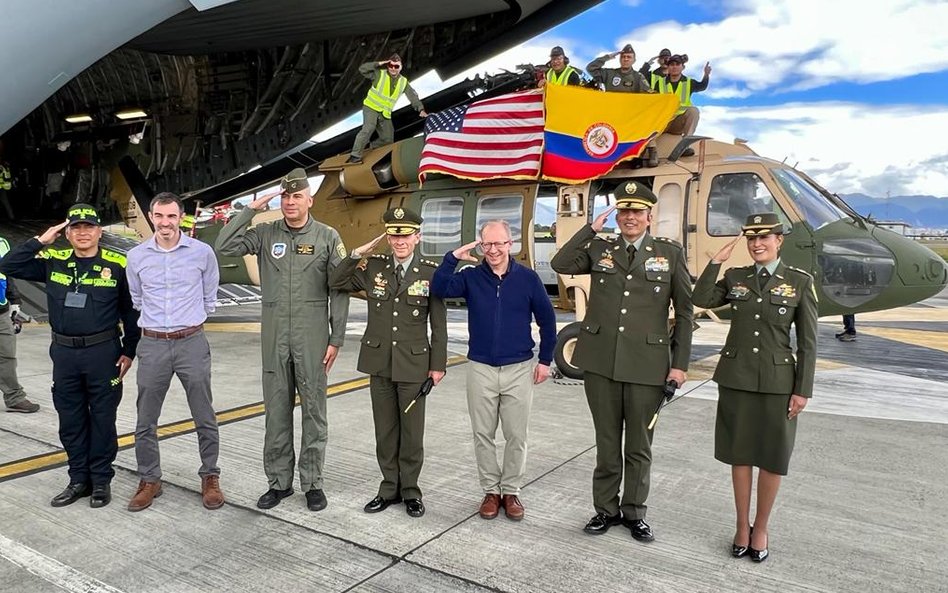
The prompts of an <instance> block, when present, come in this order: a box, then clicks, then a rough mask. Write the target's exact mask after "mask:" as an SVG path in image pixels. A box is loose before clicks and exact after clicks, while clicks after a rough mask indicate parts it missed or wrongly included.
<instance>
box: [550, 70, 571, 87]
mask: <svg viewBox="0 0 948 593" xmlns="http://www.w3.org/2000/svg"><path fill="white" fill-rule="evenodd" d="M573 72H576V68H573V67H572V66H567V67H566V68H563V71H562V72H560V73H559V74H557V73H556V70H554V69H553V68H550V69H549V70H547V71H546V81H547V82H548V83H550V84H559V85H563V86H566V85H567V84H569V77H570V75H571V74H572V73H573Z"/></svg>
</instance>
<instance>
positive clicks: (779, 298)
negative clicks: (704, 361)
mask: <svg viewBox="0 0 948 593" xmlns="http://www.w3.org/2000/svg"><path fill="white" fill-rule="evenodd" d="M720 269H721V264H716V263H710V264H708V267H706V268H705V269H704V272H702V274H701V277H700V278H698V282H697V284H695V289H694V296H693V301H694V304H695V305H697V306H699V307H704V308H706V309H714V308H717V307H721V306H723V305H729V306H730V309H731V311H730V313H731V329H730V331H728V334H727V342H726V343H725V345H724V348H722V349H721V359H720V361H719V362H718V367H717V370H715V372H714V380H715V381H716V382H717V383H718V385H721V386H723V387H728V388H731V389H739V390H742V391H750V392H757V393H778V394H786V395H790V394H796V395H801V396H803V397H810V396H811V395H813V375H814V372H815V370H816V334H817V325H816V324H817V299H816V291H815V288H814V285H813V277H812V276H810V275H809V274H808V273H806V272H804V271H803V270H798V269H796V268H791V267H788V266H785V265H783V263H779V264H778V265H777V268H776V269H775V270H774V273H773V275H772V276H770V279H769V280H768V281H767V284H766V285H765V286H764V288H763V290H760V288H759V287H758V284H757V278H756V275H757V272H756V268H755V266H753V265H751V266H746V267H741V268H731V269H729V270H727V271H726V272H724V276H723V277H722V278H721V279H720V280H718V281H717V282H715V279H716V278H717V277H718V272H719V271H720ZM791 325H795V326H796V334H797V351H796V357H794V354H793V351H792V349H791V347H790V326H791Z"/></svg>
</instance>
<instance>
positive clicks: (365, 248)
mask: <svg viewBox="0 0 948 593" xmlns="http://www.w3.org/2000/svg"><path fill="white" fill-rule="evenodd" d="M383 237H385V233H382V234H381V235H379V236H378V237H376V238H374V239H372V240H371V241H369V242H368V243H366V244H365V245H362V246H360V247H356V248H355V249H353V250H352V253H353V255H356V256H358V257H365V256H366V255H368V254H370V253H372V250H373V249H375V246H376V245H378V244H379V241H381V240H382V238H383Z"/></svg>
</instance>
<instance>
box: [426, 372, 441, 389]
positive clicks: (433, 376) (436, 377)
mask: <svg viewBox="0 0 948 593" xmlns="http://www.w3.org/2000/svg"><path fill="white" fill-rule="evenodd" d="M428 376H429V377H431V380H432V381H433V382H434V384H435V385H436V386H437V385H438V383H440V382H441V379H444V371H428Z"/></svg>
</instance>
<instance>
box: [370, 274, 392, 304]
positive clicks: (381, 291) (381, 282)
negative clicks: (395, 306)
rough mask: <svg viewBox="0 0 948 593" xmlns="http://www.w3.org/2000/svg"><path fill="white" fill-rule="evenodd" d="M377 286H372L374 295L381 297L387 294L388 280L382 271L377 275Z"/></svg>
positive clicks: (375, 280)
mask: <svg viewBox="0 0 948 593" xmlns="http://www.w3.org/2000/svg"><path fill="white" fill-rule="evenodd" d="M374 282H375V286H373V287H372V296H374V297H376V298H381V297H383V296H385V290H386V288H387V287H388V280H387V279H385V278H384V277H383V276H382V272H379V273H378V274H376V275H375V279H374Z"/></svg>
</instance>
